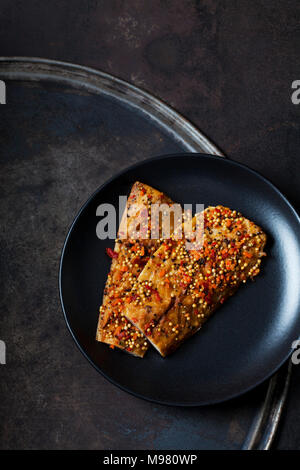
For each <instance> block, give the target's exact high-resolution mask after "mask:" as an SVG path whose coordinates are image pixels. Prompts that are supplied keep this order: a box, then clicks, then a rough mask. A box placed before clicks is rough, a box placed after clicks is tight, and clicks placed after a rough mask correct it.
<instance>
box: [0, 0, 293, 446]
mask: <svg viewBox="0 0 300 470" xmlns="http://www.w3.org/2000/svg"><path fill="white" fill-rule="evenodd" d="M0 22H1V28H0V55H2V56H15V55H23V56H42V57H48V58H52V59H59V60H65V61H70V62H76V63H80V64H83V65H87V66H91V67H95V68H98V69H102V70H105V71H107V72H109V73H112V74H114V75H117V76H119V77H121V78H123V79H126V80H128V81H130V82H131V83H133V84H135V85H137V86H141V87H143V88H144V89H146V90H148V91H150V92H152V93H153V94H155V95H156V96H159V97H160V98H162V99H163V100H164V101H165V102H167V103H169V104H170V105H172V106H173V107H174V108H175V109H177V110H180V111H181V112H182V113H183V114H184V115H185V116H187V117H188V119H189V120H191V121H192V122H193V123H194V124H195V125H196V126H197V127H198V128H199V129H201V130H202V131H203V132H204V133H205V134H206V135H208V136H210V137H211V138H212V139H213V140H214V142H216V143H217V144H218V145H219V146H220V147H221V148H222V149H223V150H224V152H226V154H227V155H229V156H230V157H231V158H233V159H235V160H237V161H240V162H242V163H245V164H247V165H249V166H250V167H252V168H254V169H256V170H258V171H260V172H261V173H263V174H264V175H265V176H267V177H268V178H270V179H271V180H272V181H273V182H274V183H275V184H276V185H277V186H278V187H279V188H280V189H281V190H282V191H283V192H284V193H285V194H286V195H287V197H288V198H289V199H290V201H291V202H292V203H293V204H294V205H295V206H296V207H298V209H299V208H300V192H299V183H300V177H299V175H300V167H299V148H300V132H299V126H300V124H299V111H300V106H295V105H293V104H292V102H291V99H290V97H291V91H292V90H291V83H292V81H294V80H296V79H299V41H300V3H299V1H297V0H264V1H262V0H252V1H251V2H249V1H248V0H239V1H232V0H228V1H227V0H224V1H223V0H222V1H219V0H200V1H198V0H170V1H169V0H151V2H141V1H140V0H128V1H126V2H125V1H123V0H86V1H85V2H82V0H72V1H70V0H52V1H51V2H37V1H36V0H27V1H26V2H21V1H19V0H2V1H1V5H0ZM0 111H1V112H2V107H0ZM34 119H36V120H37V119H38V113H37V116H31V115H28V119H25V122H23V121H21V120H18V115H17V114H16V116H15V120H16V123H15V126H16V128H17V129H18V128H20V129H22V126H24V129H26V128H28V126H29V125H30V120H34ZM32 122H34V121H32ZM5 139H6V134H5V133H4V134H2V135H1V143H2V142H4V141H5ZM14 145H15V146H16V148H17V147H18V145H19V143H18V141H17V140H15V141H14ZM30 145H32V148H33V151H35V152H37V151H38V145H39V143H38V142H35V141H34V140H33V141H32V142H31V143H30ZM81 145H82V144H81ZM103 145H104V144H103ZM114 145H116V148H117V149H119V147H118V146H117V142H115V143H114ZM3 149H4V151H3V152H1V160H3V159H5V160H7V159H9V158H10V157H11V156H10V155H7V154H6V152H5V147H3ZM1 150H2V148H1ZM25 150H26V149H25ZM18 153H22V150H21V148H20V150H19V152H16V154H17V155H18ZM25 154H26V153H25ZM67 155H68V156H69V154H68V148H67V146H66V155H65V157H66V156H67ZM12 157H13V158H15V155H13V156H12ZM37 161H38V159H37ZM74 164H77V165H80V161H79V160H77V161H76V162H74ZM103 167H104V168H103V171H104V177H105V174H107V175H108V174H109V169H108V168H107V166H105V165H103ZM42 169H43V171H44V176H45V178H46V177H47V178H46V179H48V182H50V181H51V177H52V174H51V172H50V173H49V174H47V169H46V167H44V166H43V167H42ZM29 170H30V169H29ZM24 171H25V169H24ZM64 171H65V173H64ZM82 171H85V172H86V173H87V171H88V169H85V168H83V170H82ZM61 173H62V174H61V181H63V174H64V175H65V178H64V182H65V186H63V185H62V187H59V188H57V191H58V193H57V195H56V196H55V197H56V200H55V204H56V206H55V207H54V208H53V210H54V211H55V210H56V207H58V206H59V204H64V202H63V201H64V192H63V191H66V192H67V191H68V187H69V185H72V181H70V179H69V178H68V176H67V169H66V170H64V168H62V170H61ZM34 178H35V175H34V171H33V181H34ZM23 183H24V184H23V185H21V182H20V181H18V175H16V177H15V178H13V176H12V175H11V176H10V178H9V179H8V181H7V185H10V191H11V192H14V191H17V190H18V191H19V194H20V199H21V200H22V199H24V198H25V199H26V200H27V202H28V203H30V204H31V206H30V207H31V210H33V209H34V208H35V207H36V208H38V204H37V203H36V202H34V201H35V198H46V193H47V190H46V189H45V188H46V187H47V184H48V183H47V181H46V182H45V184H46V187H42V186H41V185H39V184H38V183H36V184H35V189H32V191H34V190H35V195H34V196H33V195H32V194H31V195H30V194H29V193H28V191H29V189H28V187H27V186H28V181H27V179H25V181H23ZM74 183H76V181H75V182H74ZM31 186H32V184H31ZM1 191H2V189H1ZM88 193H89V188H85V187H84V185H83V187H82V188H81V189H80V190H79V194H78V196H77V198H78V199H77V202H74V201H73V202H72V203H71V207H70V211H71V212H72V210H74V211H75V209H76V207H78V205H79V203H80V201H81V198H82V199H84V197H85V195H86V194H88ZM36 210H37V209H36ZM10 212H13V215H11V214H10ZM20 212H21V209H18V207H14V206H13V204H11V205H10V206H9V209H8V215H7V214H6V213H5V219H7V223H10V224H12V226H13V227H14V226H15V224H16V226H17V228H18V230H19V229H22V230H25V228H26V227H27V225H26V226H25V227H24V226H23V224H21V223H20V224H19V225H18V222H17V221H18V218H19V216H20ZM44 219H46V220H48V219H47V217H44ZM39 221H40V225H39V227H43V226H44V225H45V220H43V219H41V220H39ZM62 222H63V223H66V224H67V223H68V220H67V217H66V219H65V220H63V221H62ZM36 223H37V222H36ZM49 223H50V222H49ZM52 224H54V223H53V222H52ZM21 226H22V227H21ZM29 228H31V226H29ZM29 228H27V229H29ZM6 230H8V229H6ZM31 230H32V228H31ZM52 230H53V232H54V233H55V231H56V226H55V225H54V226H53V227H52ZM63 235H64V234H62V233H61V232H60V231H58V235H56V236H60V237H61V239H63ZM22 249H23V245H22V236H20V237H19V239H18V244H17V246H16V248H15V249H14V254H18V253H17V252H16V250H18V252H19V251H20V250H22ZM40 249H41V247H40ZM43 249H45V250H46V249H48V250H49V247H48V245H47V244H46V243H45V245H44V248H43ZM3 250H6V245H4V248H3ZM15 252H16V253H15ZM24 252H25V253H26V249H25V248H24ZM12 255H13V253H6V257H8V258H9V261H10V269H12V270H13V269H19V268H20V267H22V265H17V266H15V263H14V261H13V256H12ZM27 256H28V259H29V260H30V256H29V254H28V255H27ZM49 256H50V254H49ZM6 259H7V258H6ZM36 263H37V264H38V265H39V263H40V261H39V259H37V260H36ZM55 266H56V265H55ZM55 266H54V268H55ZM52 268H53V266H52V264H51V262H50V265H49V266H48V267H47V269H48V270H51V269H52ZM6 269H8V266H6ZM45 269H46V268H45ZM24 276H25V280H26V279H27V277H26V276H29V275H28V274H24ZM25 280H24V279H21V280H20V281H19V283H18V285H17V287H18V288H20V289H21V288H23V289H24V285H25V286H26V288H27V283H28V284H32V290H29V291H28V292H27V291H26V295H25V293H24V294H23V303H24V306H23V305H22V302H20V301H19V303H18V302H17V299H16V300H15V301H14V304H13V305H12V307H11V308H12V311H11V314H13V312H15V311H16V309H17V307H18V308H19V307H20V308H22V307H23V308H24V309H25V304H26V305H27V308H28V306H29V309H30V310H32V312H31V313H30V316H31V317H32V318H33V317H34V318H37V319H39V318H40V316H41V315H42V313H40V312H39V310H40V309H41V306H40V302H35V301H34V299H33V298H32V296H33V293H35V292H38V293H39V294H41V295H42V294H43V295H46V294H47V289H46V288H42V287H41V286H40V287H39V283H38V282H37V281H30V279H29V277H28V279H27V281H26V283H25V284H24V282H25ZM2 282H3V284H7V289H11V295H12V296H13V295H14V294H15V295H16V297H17V294H18V290H17V291H16V288H15V287H10V285H11V284H10V277H8V278H6V279H5V281H2ZM12 286H14V284H12ZM27 290H28V289H27ZM1 292H2V291H1ZM52 292H53V291H52ZM46 299H47V300H48V301H49V305H48V307H47V309H46V313H47V312H50V311H52V309H53V305H54V299H52V297H51V295H50V294H49V295H48V294H47V295H46ZM17 303H18V305H17ZM20 303H21V305H19V304H20ZM27 308H26V311H27ZM37 312H38V313H37ZM6 315H8V313H6ZM44 315H45V313H44ZM52 328H57V325H56V326H55V324H53V327H52ZM52 333H53V332H52V330H51V331H49V332H48V333H47V338H46V339H44V340H43V341H42V344H43V347H44V348H45V349H47V347H48V346H47V344H48V345H49V338H50V337H51V335H52ZM0 334H1V330H0ZM18 341H20V344H22V343H21V338H18ZM47 342H48V343H47ZM57 347H58V348H60V342H59V339H58V338H57ZM66 348H67V351H68V352H69V355H67V356H68V361H67V364H69V368H70V370H68V374H73V375H72V377H73V378H72V380H71V381H70V380H69V383H70V384H71V386H69V389H68V390H65V389H61V388H62V384H60V385H58V386H57V388H56V389H55V388H54V386H52V385H51V386H52V387H53V391H54V389H55V396H56V398H55V400H54V399H53V402H52V401H51V402H49V400H48V399H46V398H45V399H44V398H43V392H42V386H41V385H40V386H39V385H37V384H36V383H35V382H33V384H32V385H31V384H30V381H29V379H26V371H27V368H28V367H29V365H28V366H26V365H25V355H26V354H25V351H27V354H32V351H31V349H30V346H27V348H26V349H24V351H23V353H22V354H23V356H22V358H23V361H24V362H23V366H24V372H22V371H21V373H20V376H19V377H15V381H8V384H7V386H6V389H5V390H6V391H8V393H10V394H12V395H13V393H14V392H13V390H14V387H16V385H15V384H16V383H18V381H20V383H22V388H23V393H24V399H23V398H22V396H20V393H19V394H17V395H16V398H15V403H16V404H17V403H18V405H19V406H18V408H16V409H15V408H13V407H11V408H10V409H8V410H6V409H4V408H2V410H4V412H5V414H6V413H8V414H9V416H11V415H14V413H15V412H16V414H17V415H18V416H16V418H14V419H15V420H16V421H17V420H18V422H16V423H15V429H16V432H17V433H18V436H19V438H20V439H21V436H22V434H23V436H24V437H23V438H22V439H23V442H25V440H26V439H27V440H29V439H31V442H32V443H33V444H32V445H33V446H36V447H37V446H38V444H40V445H41V446H43V445H45V442H46V441H47V438H48V436H47V433H46V431H45V430H44V431H43V428H42V422H43V419H44V415H47V416H48V414H49V407H51V409H52V417H51V421H52V426H50V428H49V433H48V434H50V436H52V438H53V439H54V437H53V435H54V434H55V433H56V434H57V435H56V437H55V439H56V440H55V442H57V444H56V445H59V444H58V443H59V442H60V439H61V437H60V436H61V435H65V434H67V433H68V432H69V429H68V428H67V427H66V422H65V420H64V419H61V418H60V411H61V409H64V413H65V415H66V416H70V417H71V415H72V414H75V415H76V413H77V414H79V415H81V416H82V415H84V417H85V418H84V419H85V420H86V421H88V422H89V423H90V426H94V427H95V428H96V430H97V429H98V428H97V426H98V427H99V426H100V424H99V420H98V416H97V413H98V410H97V408H100V404H101V408H105V406H104V405H105V403H106V402H101V403H99V402H98V401H97V399H96V398H97V395H95V399H94V401H93V400H92V402H93V407H94V411H93V413H92V412H91V411H90V410H88V409H87V408H88V407H87V404H86V398H85V394H84V393H83V389H82V387H79V386H78V385H77V383H76V381H77V376H76V371H75V370H74V369H73V371H72V370H71V365H70V364H71V362H72V361H71V358H73V360H74V356H73V353H74V351H73V349H72V346H71V345H70V349H68V347H67V346H66ZM64 354H66V353H64ZM19 355H21V352H20V351H19ZM51 360H53V358H52V357H51V358H50V362H51ZM53 364H56V361H54V362H53ZM53 364H52V365H53ZM11 367H12V368H13V367H14V366H13V365H11ZM45 367H46V369H47V368H48V367H49V368H50V367H51V365H50V364H49V365H48V364H47V363H46V365H45ZM76 368H80V360H79V364H78V365H77V366H76ZM33 370H34V371H35V368H33ZM0 371H1V368H0ZM58 375H59V372H58ZM68 377H69V375H68ZM84 378H86V377H85V376H84ZM37 380H38V379H36V381H37ZM95 380H96V379H95ZM45 382H46V381H44V383H45ZM66 383H67V381H66ZM1 386H2V382H1V384H0V387H1ZM65 386H66V385H65ZM299 386H300V368H299V367H294V370H293V374H292V380H291V389H290V393H289V396H288V407H287V408H286V413H284V415H283V421H281V425H280V427H279V434H278V433H277V436H278V437H277V439H276V441H275V447H276V448H283V449H295V448H300V420H299V413H300V394H299ZM20 387H21V385H20ZM88 388H89V385H86V387H85V389H88ZM60 389H61V391H60ZM39 391H40V392H41V396H40V397H39V398H37V396H38V393H39ZM2 393H3V390H2V392H1V395H2ZM28 397H32V398H29V399H28ZM90 398H91V397H90ZM26 400H27V402H26ZM64 401H66V402H67V404H65V405H64V407H63V405H62V402H64ZM79 404H81V407H80V406H79ZM15 406H16V405H15ZM127 406H128V407H129V408H130V405H129V404H128V405H127ZM249 406H250V408H251V405H249ZM31 409H32V410H33V414H34V412H35V411H36V409H39V410H40V411H39V412H38V413H36V416H33V417H32V419H31V421H30V422H29V423H26V420H27V419H28V417H29V414H30V410H31ZM110 409H111V408H110V406H109V407H108V410H107V413H108V414H109V412H110ZM74 410H75V411H76V412H75V413H74ZM1 416H2V415H1ZM96 416H97V419H96ZM70 419H71V418H70ZM77 419H78V420H79V419H80V418H79V417H78V418H77ZM77 419H76V420H74V421H73V426H72V428H71V429H72V431H73V432H72V436H69V439H70V440H71V439H73V440H74V445H76V442H81V443H82V442H84V439H85V438H84V437H83V436H81V437H78V435H77V433H79V434H80V433H82V434H83V435H84V430H83V429H82V428H81V427H80V425H79V424H78V421H77ZM104 419H108V418H104V417H103V420H104ZM174 419H175V418H174ZM2 422H3V421H2ZM102 422H103V421H102ZM164 422H165V418H164V417H163V416H162V420H161V427H162V428H163V426H164ZM29 424H31V426H32V427H33V428H34V429H35V431H34V432H32V433H31V434H30V435H29V431H28V426H29ZM147 425H148V424H147V421H146V422H145V426H147ZM161 427H158V431H157V432H159V431H160V430H161V429H162V428H161ZM13 429H14V427H13V422H10V420H8V421H7V422H6V424H5V425H3V426H0V432H1V436H4V437H5V440H6V442H7V443H10V445H11V446H13V445H15V441H14V438H13V435H12V432H13ZM111 429H112V431H113V428H111ZM149 432H150V434H151V433H152V431H149ZM195 432H196V431H195ZM236 432H237V433H238V431H236ZM74 433H75V436H74V435H73V434H74ZM96 435H97V432H96ZM171 435H174V434H172V433H171V431H170V436H171ZM103 439H104V438H103ZM109 439H110V437H109V436H108V437H107V440H106V439H104V441H105V442H106V443H107V442H109ZM95 441H96V439H95ZM95 441H93V439H92V442H90V440H89V439H88V437H86V442H90V445H92V443H93V442H94V444H95V445H96V443H95ZM105 442H104V444H103V445H105ZM132 442H134V439H133V438H132ZM120 444H121V441H120Z"/></svg>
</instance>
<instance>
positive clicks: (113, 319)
mask: <svg viewBox="0 0 300 470" xmlns="http://www.w3.org/2000/svg"><path fill="white" fill-rule="evenodd" d="M152 204H167V205H171V204H172V201H171V199H169V198H168V197H167V196H165V195H164V194H163V193H162V192H160V191H157V190H156V189H153V188H151V187H150V186H147V185H146V184H142V183H139V182H136V183H134V185H133V186H132V189H131V192H130V195H129V198H128V201H127V207H126V210H125V211H124V214H123V216H122V220H121V224H120V227H119V231H118V238H117V239H116V243H115V247H114V250H111V249H107V254H108V255H109V256H110V257H111V258H112V263H111V268H110V272H109V274H108V278H107V282H106V285H105V290H104V296H103V303H102V306H101V307H100V315H99V321H98V327H97V334H96V339H97V341H101V342H104V343H108V344H110V345H111V347H115V346H117V347H118V348H120V349H125V350H126V351H128V352H129V353H132V354H134V355H135V356H139V357H143V356H144V354H145V352H146V350H147V349H148V346H149V343H148V341H147V340H146V338H145V337H144V335H143V334H142V333H141V332H140V331H139V330H138V329H137V328H135V327H134V326H133V325H132V324H131V323H130V321H128V320H127V319H126V317H125V316H124V307H125V305H126V303H127V302H130V301H132V300H134V299H135V298H136V292H135V290H134V288H132V285H133V282H135V281H136V279H137V278H138V276H139V274H140V273H141V271H142V269H143V267H144V266H145V265H146V263H147V262H148V260H149V257H150V256H151V255H152V254H153V253H155V251H156V250H157V248H158V247H159V245H160V243H161V242H160V241H159V239H150V237H149V238H148V239H134V238H130V235H133V232H134V227H135V225H137V231H138V229H140V230H143V231H144V230H146V233H147V231H148V236H149V230H150V229H151V227H150V220H148V219H147V218H146V220H147V225H145V224H144V226H143V227H139V223H138V220H139V217H140V216H143V214H141V210H142V211H143V210H145V208H146V209H147V211H148V215H149V217H150V215H151V205H152ZM140 205H142V209H141V210H140V209H139V206H140ZM137 209H138V210H137ZM130 227H133V229H132V231H131V229H130ZM126 228H127V229H128V230H127V232H128V238H124V236H125V231H126ZM135 236H136V235H135Z"/></svg>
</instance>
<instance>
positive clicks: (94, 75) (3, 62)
mask: <svg viewBox="0 0 300 470" xmlns="http://www.w3.org/2000/svg"><path fill="white" fill-rule="evenodd" d="M16 64H18V70H17V71H16V70H14V67H16ZM33 67H34V70H32V68H33ZM37 68H38V72H37ZM33 73H34V75H35V77H33V75H32V74H33ZM0 74H1V77H3V78H4V79H5V78H7V79H11V80H14V79H15V80H22V79H24V80H26V79H27V80H32V81H34V80H46V81H49V80H53V79H55V80H57V81H58V82H68V83H69V84H72V86H73V87H74V88H81V89H85V90H87V91H89V92H91V91H92V92H94V93H96V94H102V95H103V94H104V95H105V94H106V95H109V96H112V97H117V98H118V99H119V100H120V101H122V102H124V103H126V104H128V105H130V106H132V107H135V108H138V109H139V110H140V111H142V112H143V113H144V114H147V116H148V117H149V118H151V119H152V120H154V121H156V122H157V123H158V124H159V125H161V126H162V127H163V128H164V129H166V131H167V132H169V133H170V132H171V133H172V135H173V136H174V137H175V138H176V140H180V141H182V142H183V143H184V144H185V146H187V147H188V149H189V150H190V151H192V152H199V151H200V152H202V151H205V152H207V153H210V154H213V155H219V156H221V157H224V154H223V153H222V152H221V151H220V150H219V149H218V148H217V147H216V146H215V145H214V144H213V143H212V142H210V141H209V139H208V138H207V137H206V136H204V135H203V134H202V133H201V132H200V131H199V130H198V129H197V128H196V127H195V126H193V125H192V124H191V123H190V122H189V121H188V120H187V119H185V118H184V117H183V116H182V115H180V114H179V113H178V112H176V111H175V110H173V109H172V108H170V107H169V106H168V105H167V104H165V103H164V102H163V101H161V100H160V99H158V98H156V97H154V96H152V95H151V94H149V93H147V92H146V91H144V90H142V89H140V88H137V87H136V86H134V85H132V84H130V83H128V82H126V81H124V80H121V79H119V78H117V77H114V76H112V75H110V74H108V73H105V72H102V71H98V70H95V69H93V68H90V67H86V66H81V65H77V64H72V63H69V62H62V61H57V60H51V59H44V58H36V57H0ZM290 376H291V363H290V364H289V366H288V368H287V369H286V368H285V367H283V368H282V369H281V370H280V371H278V372H277V373H276V374H275V375H274V376H273V377H272V379H270V382H269V387H268V390H267V393H266V397H265V399H264V401H263V404H262V406H261V408H260V410H259V412H258V413H257V415H256V418H255V419H254V422H253V425H252V427H251V429H250V432H249V434H248V436H247V438H246V440H245V443H244V445H243V449H247V450H250V449H266V450H267V449H269V448H270V446H271V444H272V442H273V440H274V437H275V434H276V430H277V427H278V423H279V420H280V417H281V413H282V409H283V406H284V403H285V399H286V396H287V392H288V387H289V382H290Z"/></svg>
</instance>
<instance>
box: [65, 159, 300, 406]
mask: <svg viewBox="0 0 300 470" xmlns="http://www.w3.org/2000/svg"><path fill="white" fill-rule="evenodd" d="M184 156H193V157H196V158H198V159H199V161H200V159H201V158H209V159H210V160H211V159H213V160H215V161H217V162H220V157H219V156H216V155H210V154H204V153H198V152H180V153H171V154H164V155H158V156H155V157H151V158H147V159H144V160H141V161H139V162H136V163H134V164H132V165H130V166H128V167H126V168H124V169H123V170H121V171H119V172H118V173H116V174H115V175H113V176H111V177H110V178H109V179H108V180H106V181H105V182H104V183H103V184H102V185H100V186H99V187H98V188H97V189H96V190H95V191H93V193H92V194H91V195H90V196H89V198H88V199H87V200H86V202H85V203H84V204H83V205H82V206H81V207H80V209H79V211H78V212H77V214H76V216H75V217H74V219H73V222H72V224H71V225H70V227H69V229H68V231H67V235H66V238H65V241H64V244H63V248H62V251H61V256H60V262H59V275H58V284H59V297H60V303H61V307H62V311H63V315H64V319H65V322H66V326H67V328H68V330H69V332H70V333H71V336H72V338H73V340H74V341H75V343H76V345H77V347H78V348H79V350H80V352H81V353H82V354H83V355H84V357H85V358H86V359H87V360H88V362H89V363H90V364H91V365H92V366H93V367H94V368H95V369H96V370H97V371H98V372H100V374H101V375H102V376H103V377H105V378H106V379H107V380H108V381H109V382H111V383H112V384H113V385H116V386H117V387H118V388H120V389H121V390H123V391H125V392H127V393H130V394H131V395H133V396H135V397H137V398H141V399H143V400H146V401H150V402H152V403H157V404H160V405H167V406H178V407H202V406H209V405H215V404H218V403H224V402H226V401H229V400H232V399H234V398H237V397H239V396H242V395H244V394H246V393H247V392H250V391H251V390H253V389H254V388H256V387H258V386H259V385H261V384H262V383H264V382H266V381H267V380H268V379H270V378H272V377H273V376H274V375H275V373H276V372H278V370H279V369H280V367H281V366H282V365H283V364H284V363H285V362H286V361H287V360H288V359H289V358H290V356H291V354H292V352H293V349H292V348H290V350H289V352H288V353H287V354H286V355H285V356H284V358H283V359H282V360H281V361H280V363H279V364H278V365H277V366H275V367H274V368H273V369H272V370H271V371H270V372H269V373H268V374H267V375H266V376H265V377H264V378H263V379H262V380H259V381H257V382H255V384H253V385H251V386H250V387H247V388H246V389H243V390H242V391H240V392H238V393H234V394H231V395H229V396H227V397H225V398H222V399H216V400H207V401H201V402H190V403H185V402H175V401H168V400H158V399H155V398H152V397H148V396H145V395H143V394H140V393H138V392H135V391H133V390H131V389H129V388H127V387H126V386H124V385H121V384H120V383H118V382H116V381H115V380H114V379H113V378H111V377H110V376H108V375H107V374H106V373H105V372H104V371H103V370H102V369H101V368H100V367H99V366H98V365H97V364H95V363H94V361H93V360H92V358H90V357H89V355H88V354H87V353H86V352H85V351H84V349H83V348H82V346H81V345H80V343H79V341H78V340H77V338H76V336H75V334H74V332H73V331H72V328H71V326H70V324H69V321H68V317H67V313H66V310H65V307H64V302H63V293H62V269H63V261H64V255H65V250H66V247H67V244H68V241H69V238H70V236H71V233H72V231H73V229H74V227H75V225H76V223H77V221H78V219H79V217H80V215H81V213H82V212H83V211H84V210H85V208H86V207H87V206H88V205H89V204H90V203H91V201H92V200H93V199H94V198H95V197H96V195H97V194H98V193H99V192H101V191H102V190H103V189H104V188H105V187H106V186H108V185H109V184H110V183H111V182H113V181H114V180H115V179H117V178H119V177H121V176H123V175H125V174H126V173H127V172H130V171H132V170H134V169H137V168H139V167H140V166H143V165H144V164H146V163H150V162H151V161H159V160H162V159H168V158H180V157H184ZM221 161H223V162H224V163H225V165H227V164H228V165H233V166H236V167H239V168H242V169H244V170H247V171H249V172H250V173H252V174H254V175H255V176H257V177H258V178H259V179H261V180H262V181H263V182H264V183H266V184H267V185H268V186H270V187H271V188H272V189H273V190H274V191H275V192H276V193H277V194H278V195H279V197H280V198H281V199H282V200H283V201H284V202H285V203H286V205H287V206H288V207H289V209H290V210H291V212H292V213H293V215H294V216H295V218H296V220H297V222H298V224H299V228H300V216H299V214H298V212H297V211H296V209H295V208H294V207H293V205H292V204H291V203H290V201H289V200H288V199H287V197H286V196H285V195H284V194H283V193H282V192H281V191H280V190H279V189H278V187H277V186H276V185H275V184H274V183H272V182H271V181H270V180H269V179H268V178H266V177H265V176H263V175H262V174H261V173H259V172H258V171H256V170H253V169H252V168H251V167H249V166H247V165H245V164H243V163H240V162H237V161H235V160H232V159H231V158H226V159H225V158H222V159H221ZM299 233H300V231H299ZM299 244H300V235H299ZM299 315H300V312H299ZM298 338H300V332H299V336H298ZM296 339H297V338H296Z"/></svg>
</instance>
